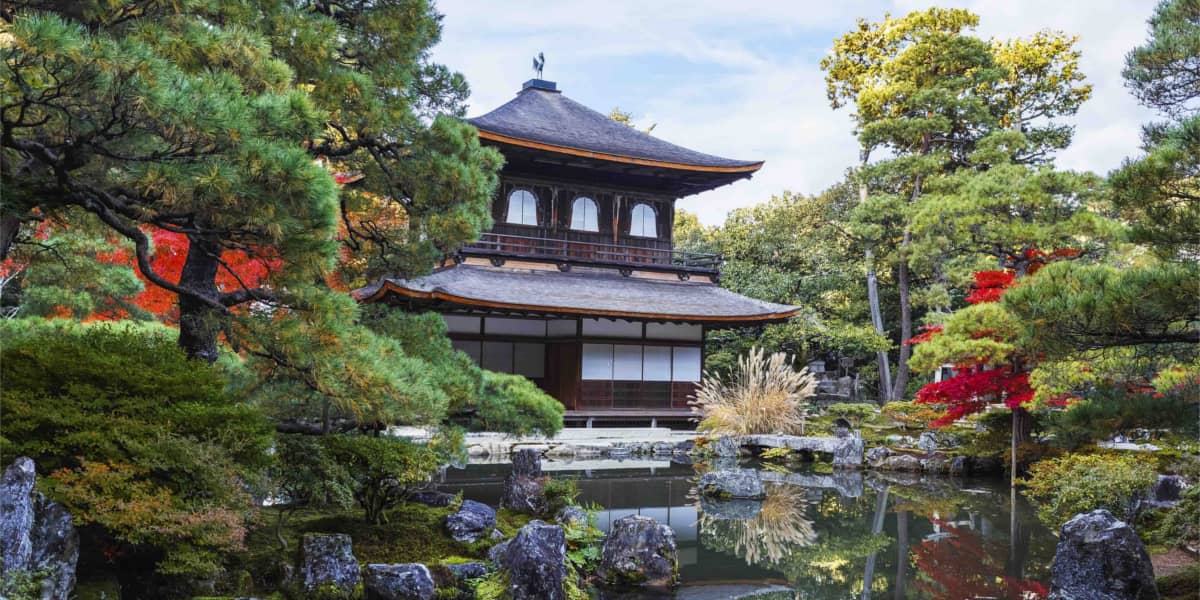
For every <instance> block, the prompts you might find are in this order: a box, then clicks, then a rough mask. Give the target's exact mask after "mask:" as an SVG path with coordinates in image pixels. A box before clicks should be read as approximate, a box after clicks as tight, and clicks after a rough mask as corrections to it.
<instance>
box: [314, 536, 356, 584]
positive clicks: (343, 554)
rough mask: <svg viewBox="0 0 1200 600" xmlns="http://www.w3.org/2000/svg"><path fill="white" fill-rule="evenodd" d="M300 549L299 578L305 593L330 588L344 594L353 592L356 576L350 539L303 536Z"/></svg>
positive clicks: (345, 537) (347, 537)
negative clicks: (301, 555)
mask: <svg viewBox="0 0 1200 600" xmlns="http://www.w3.org/2000/svg"><path fill="white" fill-rule="evenodd" d="M300 546H301V551H302V554H303V557H302V558H301V564H300V576H301V581H302V582H303V584H304V589H305V590H307V591H312V590H315V589H317V588H320V587H325V586H330V587H333V588H336V589H338V590H340V591H342V592H344V593H346V594H350V593H353V592H354V588H355V587H357V586H358V582H359V580H360V576H359V569H358V559H357V558H355V557H354V550H353V545H352V542H351V540H350V536H348V535H346V534H344V533H306V534H304V538H303V539H302V541H301V542H300Z"/></svg>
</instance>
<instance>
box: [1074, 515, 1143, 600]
mask: <svg viewBox="0 0 1200 600" xmlns="http://www.w3.org/2000/svg"><path fill="white" fill-rule="evenodd" d="M1050 598H1051V600H1157V599H1158V589H1157V588H1156V587H1155V584H1154V569H1153V567H1152V566H1151V564H1150V555H1149V554H1148V553H1147V552H1146V547H1145V546H1143V545H1142V540H1141V539H1139V538H1138V536H1137V533H1135V532H1134V531H1133V528H1132V527H1130V526H1129V525H1127V524H1126V523H1124V522H1122V521H1119V520H1117V518H1116V517H1114V516H1112V514H1110V513H1109V512H1108V511H1106V510H1094V511H1092V512H1089V513H1082V514H1078V515H1075V516H1074V517H1073V518H1072V519H1071V520H1070V521H1067V522H1066V523H1065V524H1064V525H1063V527H1062V533H1061V534H1060V535H1059V541H1058V547H1057V548H1055V550H1054V563H1053V565H1052V566H1051V567H1050Z"/></svg>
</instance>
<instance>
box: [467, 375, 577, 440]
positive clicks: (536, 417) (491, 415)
mask: <svg viewBox="0 0 1200 600" xmlns="http://www.w3.org/2000/svg"><path fill="white" fill-rule="evenodd" d="M562 418H563V405H562V403H561V402H559V401H558V400H555V399H554V398H552V397H551V396H549V395H548V394H546V392H544V391H542V389H541V388H539V387H538V386H537V384H535V383H533V382H532V381H530V380H528V379H526V378H524V377H522V376H520V375H507V374H505V373H494V372H492V371H484V372H483V388H482V389H481V390H480V393H479V402H478V406H477V407H476V410H475V412H474V414H473V415H472V417H471V421H470V427H471V429H475V430H484V431H504V432H507V433H512V434H515V435H530V434H539V435H544V436H553V435H554V434H556V433H558V431H559V430H560V429H562Z"/></svg>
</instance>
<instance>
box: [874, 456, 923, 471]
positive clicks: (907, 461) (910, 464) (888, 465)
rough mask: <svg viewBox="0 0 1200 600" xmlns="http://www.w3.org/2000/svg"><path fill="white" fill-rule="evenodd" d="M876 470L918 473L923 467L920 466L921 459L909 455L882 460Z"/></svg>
mask: <svg viewBox="0 0 1200 600" xmlns="http://www.w3.org/2000/svg"><path fill="white" fill-rule="evenodd" d="M876 468H878V469H882V470H884V471H902V472H906V473H920V472H921V469H922V468H923V467H922V466H921V459H919V458H917V457H915V456H913V455H911V454H897V455H895V456H889V457H887V458H886V459H884V460H883V462H881V463H879V466H878V467H876Z"/></svg>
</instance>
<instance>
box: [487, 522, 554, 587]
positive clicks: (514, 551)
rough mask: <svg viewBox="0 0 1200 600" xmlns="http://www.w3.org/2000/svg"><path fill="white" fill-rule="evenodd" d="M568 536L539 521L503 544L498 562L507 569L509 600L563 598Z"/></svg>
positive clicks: (532, 523) (531, 523)
mask: <svg viewBox="0 0 1200 600" xmlns="http://www.w3.org/2000/svg"><path fill="white" fill-rule="evenodd" d="M566 558H567V538H566V535H565V533H564V532H563V528H562V527H560V526H558V525H548V524H546V523H543V522H541V521H538V520H536V519H535V520H533V521H530V522H529V524H528V525H526V526H524V527H522V528H521V530H520V531H518V532H517V535H516V537H514V538H513V539H512V540H510V541H508V542H505V543H504V550H503V555H502V556H500V565H501V566H502V567H503V568H504V569H505V570H507V571H508V592H509V596H510V597H511V598H512V600H565V598H566V591H565V590H564V588H563V586H564V584H565V583H566V580H567V565H566V562H565V561H566Z"/></svg>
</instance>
